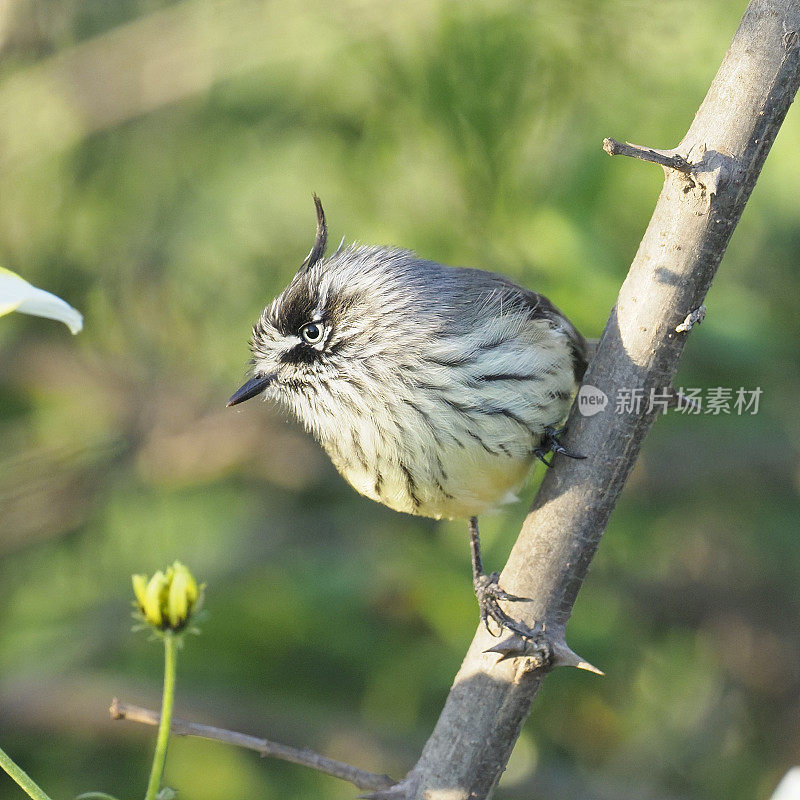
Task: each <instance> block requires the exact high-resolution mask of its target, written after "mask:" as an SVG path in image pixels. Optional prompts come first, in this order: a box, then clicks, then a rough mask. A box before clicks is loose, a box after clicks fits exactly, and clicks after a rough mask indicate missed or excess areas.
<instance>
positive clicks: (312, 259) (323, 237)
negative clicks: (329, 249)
mask: <svg viewBox="0 0 800 800" xmlns="http://www.w3.org/2000/svg"><path fill="white" fill-rule="evenodd" d="M312 196H313V198H314V205H315V206H316V209H317V235H316V237H315V238H314V246H313V247H312V248H311V252H309V254H308V255H307V256H306V260H305V261H304V262H303V263H302V264H301V265H300V272H305V271H307V270H309V269H311V267H313V266H314V264H316V263H317V262H318V261H319V260H320V259H321V258H322V257H323V256H324V255H325V246H326V245H327V244H328V226H327V224H326V222H325V212H324V211H323V210H322V201H321V200H320V199H319V197H317V195H316V194H314V195H312Z"/></svg>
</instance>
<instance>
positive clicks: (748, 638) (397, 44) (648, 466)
mask: <svg viewBox="0 0 800 800" xmlns="http://www.w3.org/2000/svg"><path fill="white" fill-rule="evenodd" d="M744 5H745V4H744V2H741V3H730V2H727V0H709V2H706V3H696V2H688V0H665V2H662V3H651V2H644V1H643V0H635V1H634V2H630V0H602V2H589V1H588V0H579V1H578V2H573V3H570V4H556V3H543V2H515V1H513V0H512V1H511V2H502V3H494V2H488V1H487V2H483V1H481V2H471V3H469V4H467V3H457V2H451V1H449V0H436V1H435V2H424V3H423V2H422V0H411V2H407V3H388V2H373V3H361V2H357V1H356V0H334V2H331V3H327V4H317V3H313V2H309V1H307V0H302V2H298V3H292V4H288V3H283V4H282V3H263V4H258V3H252V2H249V1H248V0H184V2H181V3H168V2H163V0H127V1H126V2H115V3H108V2H104V1H103V0H89V1H88V2H87V0H58V2H46V0H11V1H10V2H8V3H6V4H4V5H3V6H2V7H0V52H2V56H3V58H2V60H0V186H1V187H2V195H1V196H2V202H0V264H3V265H5V266H8V267H10V268H13V269H15V270H17V271H18V272H19V273H20V274H21V275H23V276H24V277H26V278H27V279H28V280H30V281H32V282H33V283H35V284H36V285H37V286H41V287H42V288H45V289H48V290H50V291H53V292H56V293H57V294H59V295H61V296H62V297H64V298H65V299H66V300H67V301H68V302H70V303H71V304H72V305H74V306H76V307H77V308H79V309H80V310H82V311H83V312H84V314H85V318H86V319H85V321H86V327H85V330H84V332H83V333H81V334H80V336H78V337H76V338H74V339H73V338H71V337H70V336H69V334H68V333H67V332H66V331H65V329H64V328H63V326H61V325H59V324H58V323H55V322H48V321H44V320H39V319H33V318H25V317H22V316H20V315H15V316H12V317H7V318H4V319H3V320H2V321H1V322H0V441H2V443H3V447H2V451H0V520H1V521H2V524H0V553H2V556H3V557H2V560H0V729H2V731H3V734H2V744H3V746H4V747H5V748H7V749H8V750H9V751H10V752H11V754H12V755H14V756H15V757H17V758H18V759H19V761H20V762H21V763H22V765H23V766H24V767H25V768H26V769H28V770H29V771H30V772H31V774H32V775H34V776H35V777H36V778H37V780H39V781H40V783H41V784H42V785H43V786H44V787H45V788H46V790H47V791H48V792H49V793H50V794H52V795H53V796H56V797H69V796H73V795H74V794H76V793H78V792H79V791H85V790H87V789H104V790H106V791H111V792H114V793H116V794H120V795H122V796H128V797H130V796H135V795H137V794H138V793H140V792H142V791H143V788H144V783H145V780H146V772H147V765H148V759H149V755H150V749H151V744H152V741H153V739H154V732H153V731H151V730H144V729H140V728H137V727H135V726H129V725H126V724H125V723H119V722H118V723H111V722H110V721H108V719H107V714H106V706H107V704H108V702H109V701H110V699H111V697H112V696H113V695H115V694H116V695H119V696H120V697H121V698H123V699H125V700H126V701H130V702H139V703H143V704H147V703H149V704H151V705H153V704H156V703H157V702H158V697H159V691H160V684H159V681H160V669H161V654H160V649H159V648H158V647H156V646H154V645H152V644H147V643H146V642H145V641H144V639H143V638H142V637H134V636H132V635H130V634H129V633H128V631H129V627H130V619H129V613H130V599H131V598H130V596H129V595H130V590H129V585H130V583H129V582H130V577H129V576H130V575H131V573H134V572H151V571H153V570H154V569H156V568H158V567H160V566H162V565H163V564H165V563H169V562H171V561H172V560H173V559H175V558H180V559H181V560H183V561H185V562H186V563H187V564H188V565H189V566H190V567H191V568H192V570H193V571H194V572H195V574H196V575H197V576H198V578H199V579H201V580H203V581H205V582H207V584H208V590H207V602H206V605H207V608H208V612H209V615H208V619H207V621H206V622H205V623H204V626H203V635H202V637H200V638H199V639H191V640H190V641H189V642H188V643H187V647H186V649H185V651H184V654H183V655H182V658H181V665H180V675H179V683H178V699H177V708H176V712H177V713H178V714H179V715H181V716H185V717H190V718H193V719H196V720H198V721H206V722H211V723H215V724H219V725H225V726H228V727H234V728H238V729H242V730H245V731H248V732H252V733H257V734H260V735H263V736H267V737H270V738H273V739H277V740H283V741H286V742H287V743H291V744H296V745H308V746H311V747H315V748H316V749H319V750H321V751H323V752H325V753H326V754H328V755H331V756H334V757H338V758H341V759H344V760H349V761H352V762H353V763H356V764H358V765H360V766H363V767H365V768H369V769H374V770H376V771H387V772H389V773H390V774H394V775H396V776H398V777H399V776H401V775H402V774H403V773H404V770H405V769H407V768H408V767H409V766H410V765H411V764H412V763H413V761H414V758H415V756H416V754H417V753H418V751H419V749H420V747H421V745H422V743H423V742H424V740H425V738H426V736H427V734H428V733H429V731H430V730H431V727H432V725H433V724H434V722H435V720H436V717H437V715H438V712H439V710H440V708H441V706H442V703H443V701H444V698H445V696H446V692H447V690H448V688H449V685H450V682H451V680H452V677H453V675H454V674H455V671H456V669H457V667H458V665H459V663H460V659H461V656H462V654H463V652H464V650H465V647H466V644H467V642H468V641H469V639H470V637H471V634H472V631H473V630H474V627H475V624H476V619H477V609H476V607H475V602H474V598H473V596H472V591H471V587H470V581H469V569H468V551H467V539H466V532H465V526H464V525H463V523H460V522H456V523H441V524H434V523H432V522H430V521H426V520H418V519H414V518H411V517H405V516H401V515H398V514H395V513H393V512H391V511H388V510H387V509H384V508H382V507H380V506H378V505H376V504H373V503H371V502H370V501H368V500H366V499H364V498H361V497H358V496H357V495H355V493H354V492H353V491H352V490H350V489H349V488H348V487H347V486H346V485H345V484H344V482H343V481H342V480H341V479H340V478H339V477H338V476H337V475H336V474H335V472H334V470H333V468H332V467H331V466H330V464H329V463H328V461H327V459H326V458H324V457H323V455H322V454H321V453H320V451H319V450H318V449H317V447H316V446H315V445H314V443H313V442H312V441H310V440H309V439H308V438H307V437H306V436H305V435H304V434H303V433H302V432H301V431H299V430H298V429H297V428H296V427H295V426H294V425H293V424H291V423H290V422H288V421H287V420H285V419H284V418H283V417H282V416H281V415H280V414H278V413H277V412H276V411H275V410H274V409H272V408H270V407H269V406H266V405H263V404H252V405H250V404H248V405H247V406H245V407H243V408H242V410H241V411H239V412H237V411H232V410H226V409H225V408H224V403H225V400H226V399H227V397H228V396H229V394H230V393H231V392H232V390H233V389H235V388H236V387H237V386H238V385H239V382H240V381H241V379H242V378H243V376H244V374H245V368H246V362H247V358H248V351H247V338H248V334H249V327H250V325H251V324H252V323H253V322H254V320H255V318H256V315H257V314H258V312H259V311H260V310H261V308H262V306H263V305H264V304H265V302H266V301H268V300H269V299H270V298H271V297H272V296H273V294H274V293H275V292H277V291H278V290H279V289H280V288H281V287H282V285H283V284H284V283H285V282H286V281H287V279H288V278H289V277H290V276H291V275H292V274H293V271H294V270H295V269H296V267H297V266H298V265H299V263H300V261H301V260H302V258H303V256H304V255H305V253H306V252H307V250H308V248H309V246H310V242H311V239H312V237H313V229H314V219H313V207H312V204H311V200H310V195H311V192H312V191H316V192H317V193H319V195H320V196H321V197H322V199H323V201H324V202H325V207H326V210H327V212H328V218H329V223H330V225H331V240H332V241H334V240H335V241H338V239H339V237H340V236H342V235H343V234H346V235H347V237H348V239H358V240H361V241H365V242H376V243H387V244H399V245H403V246H405V247H409V248H412V249H415V250H417V251H418V252H419V253H420V254H422V255H424V256H426V257H429V258H434V259H437V260H440V261H444V262H448V263H457V264H464V265H478V266H486V267H490V268H493V269H496V270H498V271H500V272H503V273H506V274H509V275H512V276H514V277H515V278H517V279H519V280H520V281H522V282H523V283H525V284H527V285H529V286H531V287H534V288H536V289H539V290H541V291H544V292H545V293H546V294H548V295H549V296H550V297H551V298H552V299H553V300H554V302H556V303H557V304H558V305H559V306H560V307H562V308H563V309H564V310H565V311H566V312H567V313H568V314H569V315H570V316H571V317H572V318H573V319H574V320H575V322H576V323H577V324H578V325H579V327H580V328H581V329H582V330H583V331H584V332H585V333H586V334H587V335H589V336H592V335H599V333H600V332H601V330H602V328H603V325H604V324H605V320H606V318H607V316H608V313H609V310H610V308H611V306H612V305H613V303H614V300H615V296H616V292H617V289H618V286H619V284H620V283H621V281H622V279H623V277H624V274H625V271H626V268H627V265H628V264H629V263H630V260H631V258H632V256H633V254H634V252H635V249H636V247H637V244H638V241H639V238H640V236H641V234H642V232H643V229H644V226H645V225H646V223H647V220H648V218H649V215H650V212H651V209H652V206H653V204H654V202H655V199H656V197H657V194H658V191H659V186H660V180H661V176H660V170H658V169H657V168H655V167H652V166H650V165H645V164H641V163H634V162H630V161H626V160H624V159H614V160H612V159H610V158H608V157H607V156H606V155H605V154H604V153H603V152H602V150H601V149H600V143H601V142H602V139H603V137H604V136H607V135H612V136H616V137H618V138H625V139H629V140H631V141H637V142H641V143H643V144H649V145H652V146H660V147H669V146H673V145H674V144H676V143H677V142H678V141H679V139H680V138H681V136H682V135H683V133H684V132H685V130H686V129H687V127H688V125H689V123H690V121H691V117H692V114H693V113H694V111H695V110H696V108H697V106H698V105H699V103H700V101H701V100H702V98H703V95H704V93H705V90H706V88H707V87H708V84H709V83H710V80H711V79H712V77H713V74H714V72H715V70H716V68H717V66H718V64H719V62H720V60H721V58H722V56H723V54H724V52H725V49H726V47H727V45H728V43H729V41H730V38H731V36H732V35H733V32H734V30H735V28H736V25H737V24H738V20H739V16H740V15H741V13H742V11H743V10H744ZM798 152H800V118H798V115H797V113H796V110H792V111H791V112H790V114H789V117H788V120H787V122H786V124H785V126H784V129H783V130H782V131H781V134H780V136H779V138H778V141H777V143H776V145H775V147H774V149H773V152H772V154H771V155H770V158H769V159H768V161H767V165H766V168H765V170H764V173H763V175H762V177H761V179H760V181H759V184H758V186H757V187H756V190H755V193H754V195H753V198H752V201H751V203H750V205H749V206H748V208H747V210H746V212H745V214H744V218H743V219H742V222H741V224H740V226H739V228H738V229H737V231H736V234H735V236H734V238H733V242H732V244H731V247H730V252H729V253H728V255H727V256H726V258H725V260H724V262H723V265H722V268H721V270H720V274H719V277H718V280H717V281H716V283H715V285H714V287H713V288H712V290H711V293H710V295H709V299H708V309H709V315H708V319H707V321H706V323H705V324H704V325H703V326H702V328H700V329H698V330H697V331H696V332H694V333H693V334H692V337H691V340H690V342H689V345H688V347H687V352H686V355H685V358H684V360H683V363H682V366H681V370H680V374H679V380H678V382H679V383H681V384H683V385H685V386H698V387H710V386H731V387H739V386H745V387H749V388H753V387H756V386H760V387H762V389H763V391H764V394H763V398H762V403H761V409H760V411H759V414H758V415H757V416H745V417H737V416H735V415H733V416H729V417H711V416H700V417H684V416H674V415H668V416H667V417H666V418H664V419H663V420H661V421H659V423H658V424H657V425H656V427H655V429H654V431H653V433H652V434H651V436H650V438H649V440H648V441H647V443H646V445H645V448H644V453H643V455H642V458H641V462H640V463H639V465H638V466H637V468H636V470H635V472H634V474H633V476H632V478H631V481H630V484H629V486H628V488H627V490H626V492H625V494H624V496H623V499H622V502H621V503H620V505H619V508H618V510H617V511H616V512H615V514H614V516H613V517H612V521H611V524H610V526H609V530H608V534H607V536H606V538H605V540H604V541H603V544H602V546H601V548H600V551H599V553H598V555H597V558H596V560H595V564H594V566H593V568H592V571H591V573H590V575H589V578H588V580H587V582H586V585H585V588H584V590H583V592H582V593H581V596H580V598H579V600H578V603H577V606H576V609H575V614H574V617H573V621H572V622H571V625H570V634H571V643H572V644H573V646H574V647H575V648H576V650H578V652H580V653H581V654H583V655H585V656H586V657H587V658H589V659H590V660H591V661H592V662H594V663H596V664H598V665H599V666H601V667H602V668H603V669H604V670H605V671H606V672H607V675H608V677H607V678H605V679H603V680H598V679H595V678H593V677H591V676H587V675H586V674H583V673H577V672H574V671H572V672H569V671H566V670H563V671H557V672H556V673H555V674H554V675H553V676H552V677H551V678H549V679H548V681H547V683H546V684H545V687H544V690H543V691H542V693H541V695H540V697H539V698H538V699H537V701H536V704H535V707H534V715H533V717H532V719H531V721H529V723H528V724H527V725H526V727H525V730H524V731H523V734H522V739H521V741H520V744H519V746H518V748H517V750H516V752H515V755H514V758H513V759H512V761H511V764H510V766H509V770H508V772H507V774H506V775H505V776H504V779H503V782H502V783H501V788H500V790H499V791H498V792H497V797H498V798H501V800H502V798H508V800H511V799H512V798H526V799H527V798H539V797H550V796H559V797H562V798H569V797H576V798H577V797H598V798H601V797H602V798H604V797H617V798H618V797H623V798H624V797H631V798H633V797H636V798H719V799H720V800H721V799H722V798H725V800H738V799H739V798H742V800H743V799H744V798H753V797H755V798H765V797H767V796H768V795H769V793H770V792H771V790H772V788H773V787H774V785H775V784H776V783H777V780H778V778H779V776H780V775H781V774H782V773H783V772H784V771H785V769H786V768H787V767H789V766H790V765H791V764H793V763H796V762H797V761H798V760H800V722H799V721H800V699H799V695H800V693H799V692H798V690H799V689H800V667H799V666H798V663H799V662H798V658H797V654H798V646H799V645H800V626H798V614H799V612H800V607H799V604H798V592H797V575H798V570H799V569H800V537H798V536H797V530H798V527H797V519H798V516H800V504H799V503H798V491H797V490H798V483H799V482H800V471H799V470H798V444H799V443H800V426H799V424H798V419H799V418H798V414H797V410H796V409H797V401H796V398H797V396H798V390H800V377H799V376H798V371H797V368H796V367H797V341H798V338H800V330H799V329H798V328H799V327H800V320H799V319H798V315H797V313H796V304H797V303H796V298H797V296H798V293H799V292H800V270H798V253H799V252H800V225H798V221H799V220H798V214H799V212H798V205H797V187H798V185H800V159H798V158H797V153H798ZM532 493H533V488H531V489H530V493H529V495H528V496H529V497H530V496H532ZM524 513H525V508H524V504H520V505H519V507H516V508H512V509H509V510H507V511H506V512H504V513H503V514H502V515H500V516H497V517H495V518H487V519H486V520H484V525H483V531H484V532H485V537H484V538H485V540H486V554H485V555H486V560H487V563H488V564H490V565H491V566H492V567H495V566H500V565H501V564H502V562H503V560H504V558H505V555H506V553H507V551H508V549H509V547H510V546H511V543H512V542H513V539H514V536H515V533H516V531H517V530H518V528H519V524H520V522H521V519H522V517H523V516H524ZM45 743H46V745H45ZM167 781H168V783H170V784H171V785H174V786H176V787H177V788H179V789H180V790H181V796H183V797H186V798H190V800H222V799H223V798H224V799H225V800H228V798H238V797H248V798H251V797H252V798H290V797H303V798H305V797H323V796H324V797H330V798H347V797H352V796H353V794H354V790H353V789H352V788H351V787H349V786H347V785H343V784H340V783H338V782H337V781H335V780H334V779H330V778H326V777H322V776H318V775H315V774H313V773H309V772H307V771H304V770H302V769H300V768H298V767H293V766H290V765H284V764H278V763H271V762H266V763H265V762H262V761H260V760H259V759H258V758H256V757H254V756H253V755H252V754H248V753H244V752H238V751H234V750H231V749H228V748H225V747H223V746H220V745H216V744H212V743H207V742H202V741H190V740H176V741H175V742H174V743H173V745H172V748H171V753H170V757H169V759H168V764H167ZM12 795H13V789H12V788H11V787H10V784H8V785H7V784H6V783H3V782H2V780H0V796H3V797H5V796H12Z"/></svg>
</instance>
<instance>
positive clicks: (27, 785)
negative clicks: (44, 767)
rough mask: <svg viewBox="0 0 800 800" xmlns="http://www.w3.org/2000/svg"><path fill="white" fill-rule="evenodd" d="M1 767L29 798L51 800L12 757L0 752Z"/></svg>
mask: <svg viewBox="0 0 800 800" xmlns="http://www.w3.org/2000/svg"><path fill="white" fill-rule="evenodd" d="M0 767H2V768H3V769H4V770H5V771H6V772H7V773H8V774H9V775H10V776H11V777H12V778H13V779H14V780H15V781H16V782H17V783H18V784H19V786H20V787H22V790H23V791H24V792H25V794H27V795H28V797H32V798H33V800H50V798H49V797H48V796H47V795H46V794H45V793H44V792H43V791H42V790H41V789H40V788H39V787H38V786H37V785H36V784H35V783H34V782H33V780H32V779H31V777H30V775H28V773H27V772H25V770H23V769H21V768H20V767H18V766H17V765H16V764H15V763H14V762H13V761H12V760H11V757H10V756H9V755H8V754H7V753H6V752H5V751H3V750H0Z"/></svg>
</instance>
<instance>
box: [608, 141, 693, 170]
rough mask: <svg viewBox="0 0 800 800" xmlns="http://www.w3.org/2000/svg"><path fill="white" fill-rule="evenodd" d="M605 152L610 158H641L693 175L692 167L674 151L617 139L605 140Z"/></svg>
mask: <svg viewBox="0 0 800 800" xmlns="http://www.w3.org/2000/svg"><path fill="white" fill-rule="evenodd" d="M603 150H605V151H606V153H608V154H609V155H610V156H629V157H630V158H639V159H641V160H642V161H652V162H653V163H654V164H661V166H662V167H667V168H668V169H674V170H677V171H678V172H683V173H684V174H686V175H689V174H691V172H692V165H691V164H690V163H689V162H688V161H687V160H686V159H685V158H684V157H683V156H682V155H679V154H678V153H676V152H675V151H674V150H655V149H654V148H652V147H642V146H641V145H638V144H631V143H630V142H618V141H617V140H616V139H603Z"/></svg>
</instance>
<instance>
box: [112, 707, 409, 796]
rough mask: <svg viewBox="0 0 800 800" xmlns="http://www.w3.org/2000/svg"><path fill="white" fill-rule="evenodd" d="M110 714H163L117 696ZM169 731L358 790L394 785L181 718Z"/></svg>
mask: <svg viewBox="0 0 800 800" xmlns="http://www.w3.org/2000/svg"><path fill="white" fill-rule="evenodd" d="M108 711H109V713H110V714H111V719H127V720H129V721H130V722H141V723H144V724H145V725H158V723H159V722H160V721H161V715H160V714H159V713H158V712H157V711H152V710H150V709H148V708H141V707H140V706H132V705H129V704H128V703H120V702H119V700H117V698H116V697H115V698H114V699H113V700H112V701H111V707H110V708H109V709H108ZM170 731H171V732H172V733H173V734H174V735H176V736H199V737H201V738H203V739H214V740H215V741H218V742H224V743H225V744H232V745H235V746H236V747H244V748H246V749H248V750H255V751H256V752H257V753H260V754H261V755H262V756H263V757H265V758H266V757H268V758H279V759H281V760H282V761H291V762H292V763H293V764H301V765H302V766H304V767H310V768H311V769H315V770H317V771H318V772H324V773H326V774H327V775H333V776H334V777H335V778H341V779H342V780H344V781H349V782H350V783H352V784H354V785H355V786H357V787H358V788H359V789H366V790H376V789H377V790H380V789H386V788H387V787H389V786H391V785H392V784H394V781H393V780H392V779H391V778H390V777H389V776H388V775H377V774H376V773H374V772H367V771H366V770H363V769H358V768H357V767H353V766H350V764H345V763H344V762H343V761H336V760H335V759H333V758H327V757H326V756H323V755H320V754H319V753H315V752H314V751H313V750H305V749H304V750H299V749H297V748H296V747H289V745H285V744H278V743H277V742H271V741H269V739H259V738H258V737H257V736H250V735H248V734H246V733H237V732H236V731H229V730H225V728H215V727H213V726H211V725H200V724H198V723H196V722H187V721H186V720H183V719H179V718H178V717H173V718H172V724H171V726H170Z"/></svg>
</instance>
